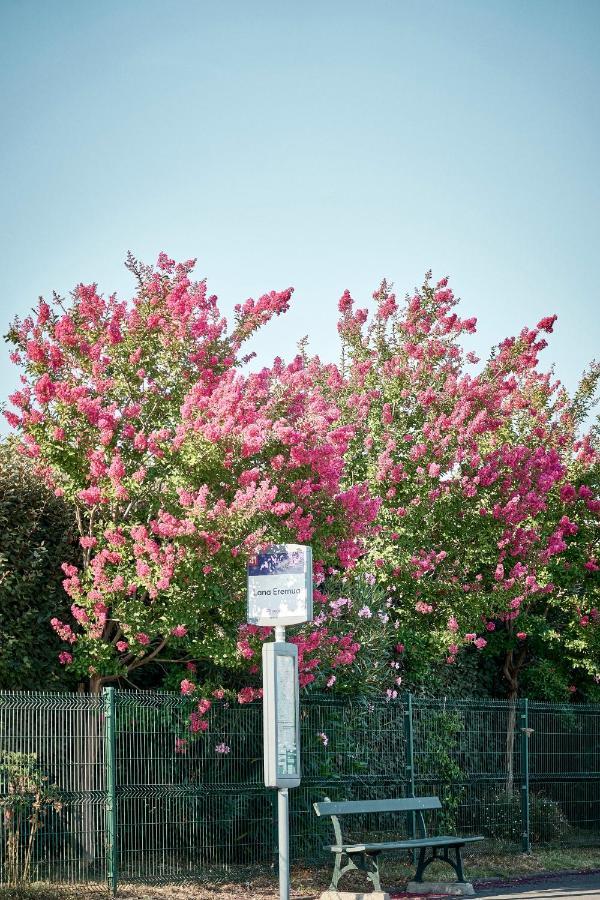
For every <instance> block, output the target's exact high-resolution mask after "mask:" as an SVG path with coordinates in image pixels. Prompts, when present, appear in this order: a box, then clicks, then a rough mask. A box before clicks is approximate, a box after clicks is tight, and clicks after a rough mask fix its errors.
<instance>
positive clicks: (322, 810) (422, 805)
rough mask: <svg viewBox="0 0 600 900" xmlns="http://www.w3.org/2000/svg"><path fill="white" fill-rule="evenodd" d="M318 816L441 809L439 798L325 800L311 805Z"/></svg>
mask: <svg viewBox="0 0 600 900" xmlns="http://www.w3.org/2000/svg"><path fill="white" fill-rule="evenodd" d="M313 807H314V810H315V812H316V814H317V815H318V816H347V815H357V814H359V813H387V812H417V811H422V810H424V809H441V808H442V804H441V803H440V799H439V797H402V798H399V799H397V800H340V801H335V800H334V801H331V800H327V799H326V800H325V801H324V802H323V803H313Z"/></svg>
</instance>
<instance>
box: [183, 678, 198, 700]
mask: <svg viewBox="0 0 600 900" xmlns="http://www.w3.org/2000/svg"><path fill="white" fill-rule="evenodd" d="M180 689H181V693H182V694H183V696H184V697H189V696H190V695H191V694H193V693H194V691H195V690H196V685H195V684H194V682H193V681H189V680H188V679H187V678H184V679H183V681H182V682H181V684H180Z"/></svg>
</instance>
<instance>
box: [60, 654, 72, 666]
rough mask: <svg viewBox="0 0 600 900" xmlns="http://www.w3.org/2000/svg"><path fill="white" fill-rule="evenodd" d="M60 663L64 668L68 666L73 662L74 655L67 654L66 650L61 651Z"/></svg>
mask: <svg viewBox="0 0 600 900" xmlns="http://www.w3.org/2000/svg"><path fill="white" fill-rule="evenodd" d="M58 661H59V663H60V664H61V665H62V666H68V665H69V663H72V662H73V655H72V654H71V653H67V651H66V650H61V652H60V653H59V654H58Z"/></svg>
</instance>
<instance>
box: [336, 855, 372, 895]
mask: <svg viewBox="0 0 600 900" xmlns="http://www.w3.org/2000/svg"><path fill="white" fill-rule="evenodd" d="M354 855H355V854H352V856H354ZM352 856H351V855H349V854H348V862H347V863H346V865H345V866H342V854H341V853H336V854H335V863H334V865H333V875H332V876H331V884H330V885H329V890H330V891H337V889H338V884H339V881H340V878H341V877H342V875H345V874H346V872H351V871H352V870H353V869H361V870H362V871H366V868H365V866H364V865H362V866H361V864H360V860H359V863H358V865H356V863H355V862H354V860H353V858H352Z"/></svg>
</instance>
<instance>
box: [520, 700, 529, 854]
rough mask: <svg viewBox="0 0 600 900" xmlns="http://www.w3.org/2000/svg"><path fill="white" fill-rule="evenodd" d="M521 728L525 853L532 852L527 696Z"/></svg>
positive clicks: (523, 843)
mask: <svg viewBox="0 0 600 900" xmlns="http://www.w3.org/2000/svg"><path fill="white" fill-rule="evenodd" d="M519 705H520V707H521V713H520V716H519V721H520V730H521V849H522V850H523V853H531V840H530V834H529V737H530V735H531V728H530V727H529V701H528V700H527V698H526V697H525V698H524V699H523V700H521V701H520V702H519Z"/></svg>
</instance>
